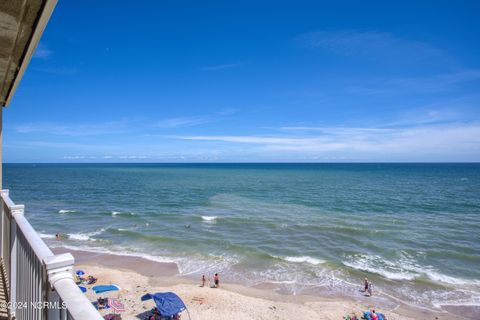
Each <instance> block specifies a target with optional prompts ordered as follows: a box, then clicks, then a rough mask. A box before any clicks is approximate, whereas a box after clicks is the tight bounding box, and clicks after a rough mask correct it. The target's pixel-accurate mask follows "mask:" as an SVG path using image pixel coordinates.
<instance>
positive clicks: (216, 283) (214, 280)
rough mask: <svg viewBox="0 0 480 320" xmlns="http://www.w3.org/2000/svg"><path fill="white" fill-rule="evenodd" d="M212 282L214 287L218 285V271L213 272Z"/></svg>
mask: <svg viewBox="0 0 480 320" xmlns="http://www.w3.org/2000/svg"><path fill="white" fill-rule="evenodd" d="M213 283H214V287H215V288H218V287H220V277H219V275H218V273H215V276H214V277H213Z"/></svg>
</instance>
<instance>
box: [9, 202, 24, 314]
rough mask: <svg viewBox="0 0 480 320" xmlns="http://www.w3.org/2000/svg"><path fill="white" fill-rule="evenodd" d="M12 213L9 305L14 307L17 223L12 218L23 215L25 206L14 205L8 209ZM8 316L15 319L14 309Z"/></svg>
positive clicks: (15, 296) (15, 300)
mask: <svg viewBox="0 0 480 320" xmlns="http://www.w3.org/2000/svg"><path fill="white" fill-rule="evenodd" d="M10 211H11V213H12V219H11V225H10V279H9V281H10V295H9V297H10V303H11V305H12V306H15V305H16V302H17V252H18V251H17V250H18V240H17V223H16V222H15V219H14V217H15V216H17V215H23V214H24V212H25V206H24V205H22V204H20V205H15V206H12V207H11V209H10ZM10 316H11V317H12V318H13V317H15V308H11V312H10Z"/></svg>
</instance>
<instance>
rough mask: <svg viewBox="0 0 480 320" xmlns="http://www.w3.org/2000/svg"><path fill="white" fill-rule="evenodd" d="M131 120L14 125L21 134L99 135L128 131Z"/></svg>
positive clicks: (15, 129)
mask: <svg viewBox="0 0 480 320" xmlns="http://www.w3.org/2000/svg"><path fill="white" fill-rule="evenodd" d="M129 123H130V121H108V122H103V123H92V124H86V123H77V124H56V123H26V124H20V125H13V126H12V128H13V130H14V131H15V132H17V133H21V134H31V133H45V134H51V135H60V136H97V135H110V134H120V133H125V132H128V131H129V130H130V129H129Z"/></svg>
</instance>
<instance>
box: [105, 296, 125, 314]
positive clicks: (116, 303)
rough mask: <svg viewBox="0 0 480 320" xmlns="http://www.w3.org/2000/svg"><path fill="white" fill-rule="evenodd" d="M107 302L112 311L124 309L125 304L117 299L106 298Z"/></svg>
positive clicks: (122, 310)
mask: <svg viewBox="0 0 480 320" xmlns="http://www.w3.org/2000/svg"><path fill="white" fill-rule="evenodd" d="M107 304H108V305H109V306H110V308H112V310H113V312H124V311H125V305H124V304H123V303H121V302H120V301H119V300H117V299H112V298H108V301H107Z"/></svg>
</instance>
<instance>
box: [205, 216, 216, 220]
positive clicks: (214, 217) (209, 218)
mask: <svg viewBox="0 0 480 320" xmlns="http://www.w3.org/2000/svg"><path fill="white" fill-rule="evenodd" d="M202 220H203V221H215V220H217V216H202Z"/></svg>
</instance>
